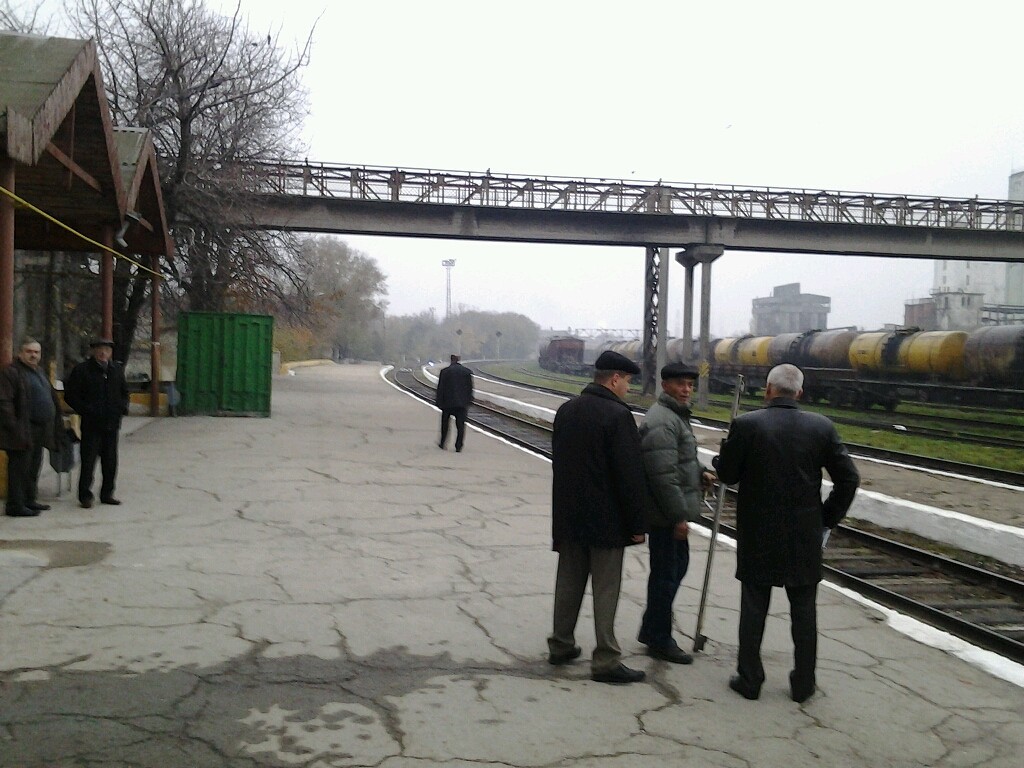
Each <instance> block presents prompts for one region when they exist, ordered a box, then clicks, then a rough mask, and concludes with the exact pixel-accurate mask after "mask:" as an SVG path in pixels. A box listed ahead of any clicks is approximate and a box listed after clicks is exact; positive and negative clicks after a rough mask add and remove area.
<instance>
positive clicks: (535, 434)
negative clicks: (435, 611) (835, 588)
mask: <svg viewBox="0 0 1024 768" xmlns="http://www.w3.org/2000/svg"><path fill="white" fill-rule="evenodd" d="M390 375H391V378H392V380H393V381H395V383H396V384H398V385H399V386H401V387H403V388H404V389H406V390H407V391H409V392H411V393H412V394H414V395H416V396H417V397H420V398H422V399H423V400H425V401H427V402H433V394H434V390H433V387H432V386H430V385H429V384H427V383H425V382H423V381H421V380H420V379H418V378H417V377H416V376H415V374H414V373H413V372H412V371H410V370H408V369H404V370H394V371H392V373H391V374H390ZM469 421H470V422H471V423H473V424H475V425H477V426H478V427H480V428H482V429H486V430H487V431H489V432H492V433H494V434H497V435H500V436H501V437H503V438H504V439H506V440H509V441H510V442H513V443H515V444H517V445H520V446H522V447H524V448H527V449H529V450H531V451H533V452H535V453H537V454H539V455H543V456H547V457H549V458H550V456H551V430H550V427H549V426H547V425H543V426H542V425H539V424H537V423H534V422H531V421H529V420H525V419H522V418H520V417H518V416H515V415H513V414H509V413H505V412H502V411H500V410H497V409H493V408H490V407H487V406H483V405H480V404H478V403H476V404H474V405H473V407H472V408H471V409H470V414H469ZM731 498H732V494H731V493H730V502H729V503H728V504H727V509H726V518H725V520H724V521H723V524H722V527H721V530H722V531H723V532H725V533H727V534H728V535H733V536H734V535H735V527H734V526H733V524H732V522H731V521H732V520H734V512H733V511H732V510H734V508H735V507H734V505H733V504H732V501H731ZM705 523H706V524H707V525H709V526H710V524H711V520H710V518H705ZM824 558H825V569H826V572H827V574H828V575H829V577H830V578H831V579H832V580H834V581H836V582H838V583H840V584H842V585H844V586H846V587H848V588H849V589H852V590H854V591H856V592H858V593H860V594H863V595H865V596H866V597H869V598H870V599H872V600H875V601H877V602H879V603H881V604H883V605H886V606H888V607H890V608H893V609H895V610H898V611H901V612H903V613H906V614H909V615H911V616H914V617H915V618H917V619H919V620H921V621H923V622H926V623H928V624H931V625H933V626H936V627H939V628H941V629H944V630H946V631H947V632H949V633H950V634H953V635H956V636H957V637H960V638H963V639H964V640H966V641H968V642H971V643H973V644H975V645H978V646H981V647H983V648H987V649H989V650H991V651H993V652H995V653H998V654H999V655H1001V656H1004V657H1006V658H1009V659H1012V660H1014V661H1016V662H1019V663H1024V582H1022V581H1019V580H1017V579H1015V578H1011V577H1008V576H1005V575H1002V574H999V573H994V572H990V571H987V570H984V569H981V568H978V567H976V566H973V565H969V564H967V563H962V562H960V561H958V560H955V559H951V558H949V557H945V556H943V555H939V554H936V553H933V552H928V551H927V550H925V549H922V548H919V547H911V546H908V545H906V544H903V543H901V542H898V541H893V540H891V539H887V538H884V537H882V536H879V535H877V534H873V533H869V532H866V531H861V530H858V529H856V528H852V527H850V526H847V525H840V526H839V527H837V528H836V530H835V531H834V532H833V533H832V535H831V537H830V539H829V542H828V546H827V547H826V549H825V551H824Z"/></svg>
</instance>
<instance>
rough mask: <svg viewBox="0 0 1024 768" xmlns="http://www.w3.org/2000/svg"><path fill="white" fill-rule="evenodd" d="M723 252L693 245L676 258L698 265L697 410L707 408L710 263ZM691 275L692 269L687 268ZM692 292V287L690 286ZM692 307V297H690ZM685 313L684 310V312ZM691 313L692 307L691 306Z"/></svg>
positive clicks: (703, 245)
mask: <svg viewBox="0 0 1024 768" xmlns="http://www.w3.org/2000/svg"><path fill="white" fill-rule="evenodd" d="M724 252H725V246H722V245H709V244H707V243H693V244H691V245H687V246H685V247H684V249H683V250H682V251H680V253H679V254H678V255H677V256H676V258H677V259H679V261H680V263H681V264H686V263H687V262H688V261H692V262H693V263H694V265H696V264H698V263H699V264H700V265H701V266H700V278H701V279H700V352H699V359H700V362H699V364H698V367H699V368H700V379H699V380H698V382H697V402H696V405H697V407H698V408H707V407H708V393H709V392H710V389H711V387H710V384H711V382H710V379H709V374H710V372H711V263H712V262H713V261H714V260H715V259H717V258H718V257H719V256H721V255H722V253H724ZM688 269H689V271H690V274H691V275H692V267H689V268H688ZM691 290H692V286H691ZM691 305H692V296H691ZM684 311H685V310H684ZM691 311H692V306H691Z"/></svg>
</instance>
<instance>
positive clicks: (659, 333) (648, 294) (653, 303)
mask: <svg viewBox="0 0 1024 768" xmlns="http://www.w3.org/2000/svg"><path fill="white" fill-rule="evenodd" d="M668 263H669V258H668V248H651V247H648V248H647V256H646V258H645V260H644V343H643V355H642V362H641V366H640V368H641V371H640V376H641V382H642V384H643V393H644V394H645V395H651V394H653V395H655V396H657V392H658V378H659V375H658V373H659V371H660V370H661V368H662V366H663V365H665V346H666V342H667V340H668V333H667V330H666V325H667V322H666V320H667V318H668V314H667V312H666V307H667V306H668Z"/></svg>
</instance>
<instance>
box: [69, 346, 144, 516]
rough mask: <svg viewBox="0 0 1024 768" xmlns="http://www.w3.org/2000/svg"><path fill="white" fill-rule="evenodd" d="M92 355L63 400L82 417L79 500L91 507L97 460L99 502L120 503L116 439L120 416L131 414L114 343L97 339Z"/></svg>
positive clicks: (80, 366)
mask: <svg viewBox="0 0 1024 768" xmlns="http://www.w3.org/2000/svg"><path fill="white" fill-rule="evenodd" d="M89 346H90V347H91V348H92V356H91V357H90V358H89V359H88V360H85V361H83V362H81V363H79V364H78V365H76V366H75V367H74V368H73V369H72V370H71V375H70V376H68V380H67V382H66V383H65V385H64V401H65V402H66V403H67V404H68V405H69V406H70V407H71V408H73V409H74V410H75V412H76V413H78V414H79V415H80V416H81V417H82V444H81V451H82V469H81V474H80V475H79V478H78V502H79V504H81V505H82V506H83V507H85V508H86V509H88V508H89V507H91V506H92V501H93V495H92V480H93V475H94V473H95V471H96V459H97V458H99V460H100V471H101V472H102V474H103V481H102V483H101V484H100V501H101V502H102V503H104V504H120V503H121V502H120V501H118V500H117V499H116V498H114V484H115V482H116V480H117V441H118V432H119V431H120V429H121V417H122V416H125V415H126V414H127V413H128V402H129V398H128V385H127V383H126V382H125V378H124V368H123V367H122V366H121V364H120V363H118V362H115V361H114V360H111V357H112V356H113V354H114V342H113V341H111V340H110V339H97V340H96V341H94V342H92V344H90V345H89Z"/></svg>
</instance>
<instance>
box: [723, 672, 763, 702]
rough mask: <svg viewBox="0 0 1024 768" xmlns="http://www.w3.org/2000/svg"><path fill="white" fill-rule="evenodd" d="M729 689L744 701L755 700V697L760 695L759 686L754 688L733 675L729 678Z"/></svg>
mask: <svg viewBox="0 0 1024 768" xmlns="http://www.w3.org/2000/svg"><path fill="white" fill-rule="evenodd" d="M729 687H730V688H732V689H733V690H734V691H736V693H738V694H739V695H740V696H742V697H743V698H744V699H750V700H751V701H754V700H756V699H757V697H758V696H760V695H761V687H760V686H758V687H757V688H754V687H753V686H752V685H750V684H749V683H748V682H747V681H746V680H744V679H743V678H742V677H740V676H739V675H733V676H732V677H730V678H729Z"/></svg>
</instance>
